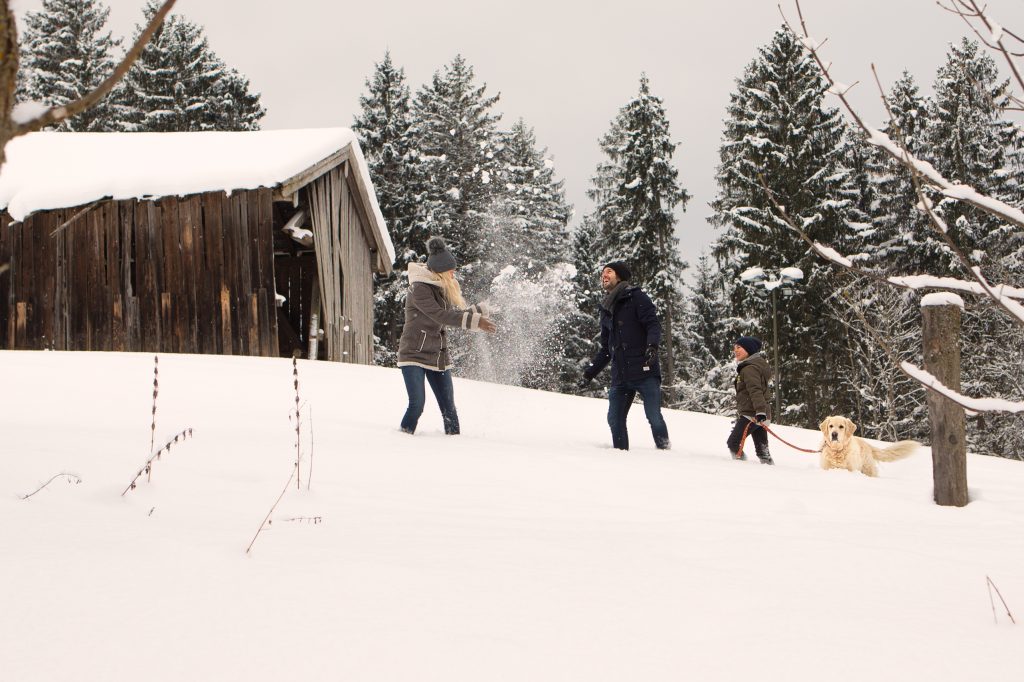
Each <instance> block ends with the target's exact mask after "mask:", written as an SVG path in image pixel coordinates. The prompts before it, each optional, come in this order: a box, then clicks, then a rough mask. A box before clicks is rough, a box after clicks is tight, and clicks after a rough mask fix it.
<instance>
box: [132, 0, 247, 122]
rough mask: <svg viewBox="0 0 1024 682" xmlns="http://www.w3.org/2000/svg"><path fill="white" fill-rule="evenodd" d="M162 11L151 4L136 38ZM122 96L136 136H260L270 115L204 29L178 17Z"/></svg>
mask: <svg viewBox="0 0 1024 682" xmlns="http://www.w3.org/2000/svg"><path fill="white" fill-rule="evenodd" d="M158 8H159V3H158V2H157V1H156V0H149V2H148V3H147V4H146V6H145V8H144V9H143V21H142V23H141V24H139V25H136V27H135V36H138V35H139V33H141V32H142V29H143V28H144V27H145V25H146V23H148V21H149V19H150V18H151V17H152V16H153V14H154V13H156V11H157V9H158ZM133 40H134V39H133ZM116 92H117V101H118V107H119V109H120V112H119V116H120V120H121V127H122V129H124V130H127V131H131V132H171V131H195V130H255V129H258V127H259V120H260V119H261V118H262V117H263V115H264V114H265V113H266V112H265V110H264V109H263V107H262V106H261V105H260V103H259V95H255V94H252V93H251V92H250V91H249V83H248V80H247V79H246V78H244V77H243V76H241V74H239V73H238V72H237V71H235V70H234V69H230V68H229V67H228V66H227V65H226V64H225V63H224V62H223V60H221V59H220V57H218V56H217V55H216V54H215V53H214V51H213V50H212V49H211V48H210V45H209V41H208V40H207V38H206V35H205V32H204V30H203V28H202V27H201V26H199V25H197V24H194V23H192V22H190V21H188V20H186V19H185V18H184V17H182V16H181V15H177V14H174V15H171V16H170V17H168V18H167V20H165V21H164V23H163V25H162V26H161V27H160V29H159V30H158V31H157V32H156V34H155V35H154V36H153V39H152V40H150V42H149V44H148V45H146V48H145V49H144V50H143V51H142V54H141V55H140V57H139V59H138V61H136V62H135V64H134V65H132V68H131V69H130V70H129V71H128V73H127V74H126V75H125V77H124V80H123V81H122V82H121V83H120V84H119V86H118V89H117V91H116Z"/></svg>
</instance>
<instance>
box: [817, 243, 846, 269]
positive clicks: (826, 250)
mask: <svg viewBox="0 0 1024 682" xmlns="http://www.w3.org/2000/svg"><path fill="white" fill-rule="evenodd" d="M814 250H815V251H817V252H818V253H819V254H821V256H822V258H824V259H825V260H830V261H832V262H833V263H838V264H839V265H845V266H846V267H848V268H852V267H853V263H852V262H851V261H850V259H849V258H847V257H845V256H843V255H842V254H840V253H839V252H838V251H836V250H835V249H833V248H832V247H831V246H825V245H824V244H822V243H820V242H814Z"/></svg>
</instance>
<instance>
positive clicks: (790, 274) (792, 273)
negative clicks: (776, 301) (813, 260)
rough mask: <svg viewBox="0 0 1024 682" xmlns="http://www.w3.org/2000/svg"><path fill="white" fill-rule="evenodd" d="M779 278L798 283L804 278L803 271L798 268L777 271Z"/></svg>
mask: <svg viewBox="0 0 1024 682" xmlns="http://www.w3.org/2000/svg"><path fill="white" fill-rule="evenodd" d="M779 276H780V277H786V278H788V279H791V280H794V281H800V280H802V279H803V278H804V271H803V270H801V269H800V268H793V267H790V268H782V269H781V270H779Z"/></svg>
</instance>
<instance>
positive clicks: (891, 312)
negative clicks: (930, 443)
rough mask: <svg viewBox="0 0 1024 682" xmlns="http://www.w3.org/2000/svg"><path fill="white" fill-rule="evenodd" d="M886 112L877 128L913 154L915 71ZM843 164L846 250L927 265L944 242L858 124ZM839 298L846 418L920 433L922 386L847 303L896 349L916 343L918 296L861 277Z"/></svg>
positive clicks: (882, 429) (914, 268)
mask: <svg viewBox="0 0 1024 682" xmlns="http://www.w3.org/2000/svg"><path fill="white" fill-rule="evenodd" d="M887 100H888V102H889V109H890V111H891V112H892V116H891V118H890V120H889V121H888V122H887V123H886V125H885V126H883V131H884V132H885V133H886V134H888V135H889V136H890V137H891V138H892V139H894V140H900V139H902V140H904V142H905V143H906V144H907V145H908V147H909V148H910V149H911V151H912V152H913V153H914V154H918V153H920V151H921V148H922V142H923V138H924V135H923V134H924V130H925V128H926V127H927V121H928V119H927V102H926V100H925V99H924V98H922V97H921V96H920V95H919V92H918V87H917V84H916V83H915V82H914V79H913V77H912V76H911V75H910V74H909V73H907V72H904V73H903V75H902V76H901V78H900V79H899V80H898V81H897V82H896V83H895V84H894V85H893V87H892V90H891V91H890V92H889V95H888V97H887ZM847 149H848V156H847V166H848V167H849V168H850V172H851V176H850V177H851V183H850V184H851V188H852V190H853V191H854V196H853V197H852V205H851V207H850V209H849V210H848V211H847V215H848V217H849V223H848V224H849V226H850V227H851V228H852V229H851V234H850V238H849V240H848V241H847V244H848V246H847V248H848V249H849V251H848V252H849V253H856V254H857V256H856V257H855V260H856V262H857V263H858V265H859V266H862V267H866V268H870V269H874V270H877V271H879V272H881V273H885V274H896V273H899V274H908V273H913V272H922V271H924V270H925V269H927V266H926V265H925V264H926V263H928V262H932V263H934V262H935V257H936V255H937V254H938V253H940V252H941V251H942V250H943V249H944V246H940V244H939V242H938V241H937V240H936V239H935V237H934V233H933V232H932V231H931V230H930V229H929V228H928V226H927V225H926V224H925V221H926V218H925V217H924V215H923V214H922V213H921V212H920V211H918V210H917V209H916V208H915V207H916V205H917V197H916V194H915V191H914V187H913V184H912V182H911V179H910V176H909V175H908V174H907V173H906V172H905V171H904V170H903V168H902V166H899V165H898V164H897V163H895V162H894V161H893V160H892V159H891V158H890V157H889V156H888V155H887V154H884V153H882V152H881V151H880V150H878V148H877V147H874V146H872V145H869V144H867V143H866V141H865V140H864V139H863V136H862V135H861V134H860V132H859V130H857V131H856V132H851V133H850V134H849V140H848V143H847ZM844 294H845V300H843V301H839V302H837V301H829V302H828V304H829V311H830V314H831V315H832V316H833V317H834V319H836V320H839V321H844V322H846V323H847V329H848V333H847V335H846V337H845V341H846V348H845V349H844V352H846V353H848V355H849V360H850V365H849V369H848V373H847V374H845V375H843V378H842V381H843V382H844V384H845V386H846V387H848V389H849V391H848V392H849V395H850V396H851V397H852V398H853V400H854V407H853V408H852V410H853V411H852V412H851V418H853V419H854V420H855V421H856V422H857V423H858V424H861V425H862V431H863V433H864V434H865V435H867V436H870V437H873V438H883V439H891V440H899V439H901V438H913V437H917V438H924V437H926V432H927V424H928V413H927V405H926V404H925V396H924V391H923V389H922V388H921V387H920V385H919V384H917V382H914V381H911V380H910V379H908V378H907V377H906V375H904V374H903V373H902V372H901V371H900V370H899V368H898V367H897V366H896V365H895V364H894V363H893V361H892V357H891V356H890V355H889V353H888V352H887V350H885V349H883V348H881V347H880V346H879V345H878V343H877V340H876V339H875V338H873V337H872V336H870V335H867V334H865V333H864V329H863V328H862V327H861V326H860V324H859V322H858V320H857V318H856V317H854V318H851V317H850V306H851V305H856V306H857V307H858V308H859V310H860V312H861V314H863V315H864V316H865V317H866V319H867V320H868V322H869V324H870V325H871V326H872V328H873V329H875V330H878V331H879V332H881V333H882V334H884V335H885V337H886V338H887V339H889V347H890V348H892V349H897V350H898V352H899V353H900V355H901V357H907V356H911V357H913V356H917V355H919V354H920V351H921V319H920V318H921V316H920V309H919V306H918V303H919V302H918V296H916V295H914V294H908V293H906V292H903V291H896V290H893V289H892V288H890V287H887V286H885V285H882V284H879V283H878V282H876V281H874V280H871V279H868V278H859V279H857V280H855V281H852V282H850V284H848V285H847V286H845V287H844Z"/></svg>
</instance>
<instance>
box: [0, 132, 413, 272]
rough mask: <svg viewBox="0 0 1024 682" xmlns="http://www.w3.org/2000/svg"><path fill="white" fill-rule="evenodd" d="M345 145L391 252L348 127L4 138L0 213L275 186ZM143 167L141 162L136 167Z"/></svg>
mask: <svg viewBox="0 0 1024 682" xmlns="http://www.w3.org/2000/svg"><path fill="white" fill-rule="evenodd" d="M349 145H351V147H350V149H351V151H352V156H353V157H354V163H353V166H354V167H355V168H357V169H358V170H359V172H360V173H361V174H362V179H363V182H364V183H365V185H366V187H367V188H368V189H369V194H370V203H371V206H370V207H368V208H369V209H370V212H372V213H373V215H374V217H375V218H376V220H377V223H378V224H379V225H380V226H381V232H382V234H383V239H384V246H385V248H386V250H387V253H388V255H389V256H390V258H391V260H392V261H394V257H395V253H394V246H393V244H392V243H391V238H390V236H389V234H388V231H387V228H386V227H385V223H384V218H383V216H382V215H381V212H380V206H379V205H378V203H377V199H376V196H375V194H374V191H373V183H372V182H371V181H370V176H369V168H368V166H367V165H366V160H365V158H364V157H363V153H362V150H360V148H359V142H358V141H357V140H356V136H355V134H354V133H353V132H352V131H351V130H349V129H348V128H309V129H303V130H260V131H250V132H193V133H50V132H43V133H29V134H28V135H22V136H20V137H16V138H14V139H13V140H11V141H10V142H9V143H8V144H7V147H6V148H5V151H6V153H7V162H6V163H5V164H4V166H3V168H2V169H0V208H6V209H7V211H8V212H9V213H10V214H11V217H13V218H14V219H15V220H23V219H24V218H25V217H26V216H28V215H29V214H31V213H34V212H36V211H43V210H47V209H54V208H67V207H71V206H81V205H84V204H88V203H90V202H93V201H96V200H97V199H103V198H106V197H110V198H113V199H115V200H120V199H132V198H138V199H141V198H144V197H161V196H175V195H177V196H183V195H187V194H196V193H200V192H211V191H216V190H224V191H231V190H240V189H255V188H257V187H274V186H275V185H278V184H279V183H281V182H283V181H285V180H288V179H289V178H291V177H293V176H295V175H297V174H298V173H301V172H302V171H304V170H306V169H307V168H309V167H311V166H313V165H314V164H316V163H317V162H318V161H321V160H323V159H325V158H327V157H328V156H330V155H331V154H333V153H335V152H337V151H338V150H340V149H343V148H345V147H346V146H349ZM143 162H145V163H143Z"/></svg>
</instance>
